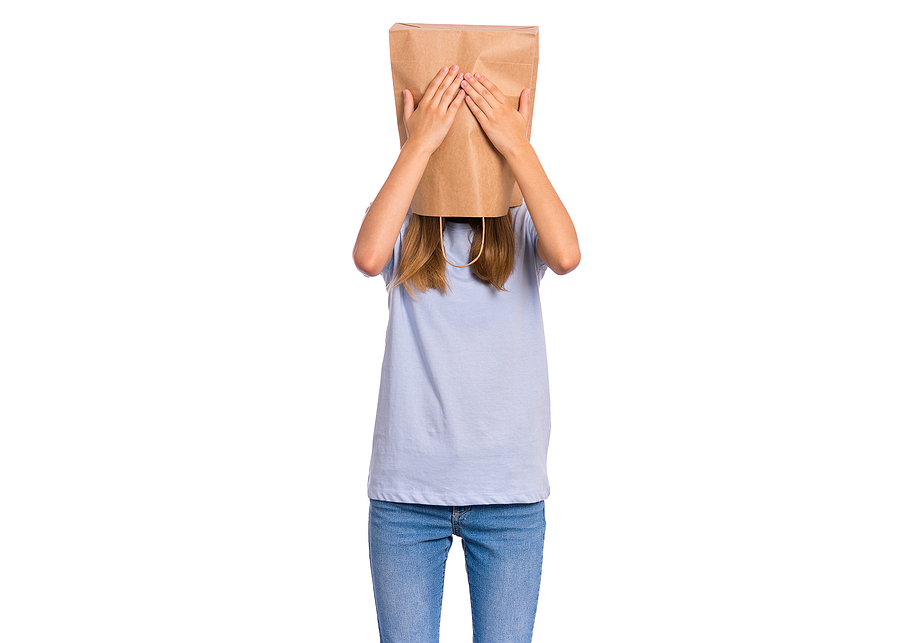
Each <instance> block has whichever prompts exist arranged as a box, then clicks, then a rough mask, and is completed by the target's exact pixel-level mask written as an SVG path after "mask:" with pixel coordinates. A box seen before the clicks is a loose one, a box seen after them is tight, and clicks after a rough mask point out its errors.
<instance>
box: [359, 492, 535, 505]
mask: <svg viewBox="0 0 900 643" xmlns="http://www.w3.org/2000/svg"><path fill="white" fill-rule="evenodd" d="M368 495H369V499H371V500H383V501H385V502H401V503H406V504H415V505H438V506H445V507H467V506H469V505H512V504H528V503H534V502H540V501H541V500H546V499H547V498H548V497H549V496H550V490H549V489H544V490H543V491H535V492H524V493H513V494H509V493H498V494H469V495H466V494H461V495H456V494H453V495H440V494H433V493H421V492H411V491H385V490H373V489H369V490H368Z"/></svg>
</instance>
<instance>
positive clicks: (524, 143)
mask: <svg viewBox="0 0 900 643" xmlns="http://www.w3.org/2000/svg"><path fill="white" fill-rule="evenodd" d="M502 154H503V156H504V157H505V158H506V160H507V161H508V162H513V161H517V160H520V159H523V158H527V157H528V156H530V155H532V154H534V148H533V147H531V141H529V140H528V139H527V138H522V140H521V141H517V142H516V143H514V144H512V145H510V146H509V147H508V148H507V149H506V150H504V151H502Z"/></svg>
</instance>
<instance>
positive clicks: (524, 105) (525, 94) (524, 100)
mask: <svg viewBox="0 0 900 643" xmlns="http://www.w3.org/2000/svg"><path fill="white" fill-rule="evenodd" d="M530 112H531V90H530V89H529V88H527V87H526V88H525V89H523V90H522V93H521V94H519V113H520V114H521V115H522V116H524V117H525V122H526V123H527V122H528V114H529V113H530Z"/></svg>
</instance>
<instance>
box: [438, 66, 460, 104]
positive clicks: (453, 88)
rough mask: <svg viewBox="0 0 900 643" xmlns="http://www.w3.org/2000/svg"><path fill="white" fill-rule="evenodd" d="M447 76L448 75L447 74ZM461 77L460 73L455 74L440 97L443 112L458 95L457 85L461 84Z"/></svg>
mask: <svg viewBox="0 0 900 643" xmlns="http://www.w3.org/2000/svg"><path fill="white" fill-rule="evenodd" d="M448 76H449V74H448ZM462 79H463V75H462V74H461V73H459V74H456V75H455V76H454V77H453V80H452V81H451V82H450V84H449V85H448V86H447V88H446V89H445V90H444V95H443V96H441V102H440V107H441V109H443V110H446V109H447V108H448V107H449V106H450V103H451V102H452V101H454V100H455V99H456V97H457V95H458V94H459V84H460V83H461V82H462ZM463 93H465V92H463Z"/></svg>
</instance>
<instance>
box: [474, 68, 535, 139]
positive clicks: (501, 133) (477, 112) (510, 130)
mask: <svg viewBox="0 0 900 643" xmlns="http://www.w3.org/2000/svg"><path fill="white" fill-rule="evenodd" d="M461 85H462V88H463V90H465V92H466V105H468V106H469V109H470V110H472V114H474V116H475V118H477V119H478V123H479V124H480V125H481V129H483V130H484V133H485V134H487V136H488V138H489V139H491V143H493V144H494V147H496V148H497V151H499V152H500V153H501V154H503V155H504V156H507V155H508V154H509V153H510V152H512V151H514V150H516V149H518V148H520V147H521V146H523V145H530V143H529V142H528V137H527V136H526V130H527V128H528V111H529V109H530V105H529V98H530V93H531V91H530V90H529V89H527V88H526V89H523V90H522V93H521V95H520V96H519V109H518V110H516V109H515V108H514V107H513V106H512V105H511V104H510V102H509V101H508V100H506V96H504V95H503V92H501V91H500V89H499V88H498V87H497V86H496V85H495V84H494V83H492V82H491V81H489V80H488V79H487V78H485V77H484V76H482V75H481V74H474V75H473V74H466V75H465V80H464V81H462V83H461Z"/></svg>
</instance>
